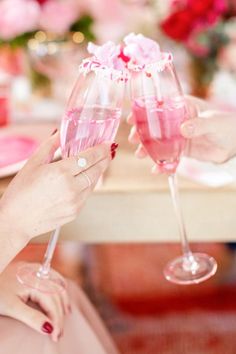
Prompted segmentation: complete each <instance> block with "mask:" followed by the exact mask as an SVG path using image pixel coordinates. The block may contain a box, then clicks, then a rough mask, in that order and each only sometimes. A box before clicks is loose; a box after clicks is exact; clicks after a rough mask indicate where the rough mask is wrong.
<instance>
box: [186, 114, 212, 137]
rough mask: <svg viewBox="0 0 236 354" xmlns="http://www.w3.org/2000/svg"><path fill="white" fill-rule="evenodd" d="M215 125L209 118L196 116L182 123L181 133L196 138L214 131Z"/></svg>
mask: <svg viewBox="0 0 236 354" xmlns="http://www.w3.org/2000/svg"><path fill="white" fill-rule="evenodd" d="M212 128H214V125H212V124H211V122H210V121H209V120H208V119H204V118H194V119H189V120H187V121H186V122H184V123H183V124H182V125H181V134H182V135H183V136H184V137H185V138H190V139H191V138H196V137H199V136H202V135H206V134H209V133H212Z"/></svg>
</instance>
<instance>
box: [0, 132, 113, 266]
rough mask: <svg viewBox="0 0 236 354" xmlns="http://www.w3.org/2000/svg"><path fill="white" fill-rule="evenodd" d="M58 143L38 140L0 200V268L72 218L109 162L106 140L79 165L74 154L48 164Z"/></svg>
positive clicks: (54, 137) (108, 149)
mask: <svg viewBox="0 0 236 354" xmlns="http://www.w3.org/2000/svg"><path fill="white" fill-rule="evenodd" d="M58 146H59V137H58V135H57V134H56V135H54V136H52V137H51V138H49V139H48V140H47V141H46V142H45V143H43V144H42V146H41V147H40V148H39V150H38V151H37V152H36V153H35V154H34V155H33V156H32V158H31V159H30V160H29V161H28V163H27V164H26V165H25V166H24V168H23V169H22V170H21V171H20V172H19V173H18V174H17V176H16V177H15V178H14V179H13V180H12V182H11V183H10V185H9V186H8V188H7V190H6V191H5V193H4V194H3V196H2V198H1V200H0V235H1V237H0V272H1V271H2V270H3V269H4V267H5V266H6V265H7V264H8V263H9V262H10V261H11V260H12V259H13V258H14V256H15V255H16V254H17V253H18V252H19V251H20V250H21V249H22V248H23V247H24V246H25V245H26V244H27V243H28V242H29V241H30V240H31V239H32V238H33V237H36V236H38V235H40V234H43V233H46V232H48V231H51V230H54V229H56V228H57V227H59V226H62V225H64V224H66V223H68V222H70V221H72V220H73V219H75V218H76V217H77V215H78V214H79V212H80V210H81V208H82V207H83V205H84V203H85V202H86V200H87V198H88V196H89V195H90V193H91V191H92V190H93V188H94V186H95V185H96V183H97V181H98V179H99V177H100V176H101V174H102V173H103V172H104V171H105V170H106V168H107V167H108V165H109V162H110V160H111V150H110V144H109V143H107V144H101V145H99V146H96V147H93V148H91V149H88V150H86V151H84V152H82V153H80V157H84V158H86V160H87V166H86V167H84V168H81V167H79V166H78V164H77V158H75V157H71V158H67V159H63V160H60V161H57V162H52V163H47V161H50V160H51V158H52V156H53V155H54V153H55V151H56V149H57V148H58ZM83 171H86V174H87V175H88V177H89V178H90V180H91V182H92V185H91V186H90V187H89V188H88V181H87V179H86V177H85V176H84V175H83V174H82V173H81V172H83Z"/></svg>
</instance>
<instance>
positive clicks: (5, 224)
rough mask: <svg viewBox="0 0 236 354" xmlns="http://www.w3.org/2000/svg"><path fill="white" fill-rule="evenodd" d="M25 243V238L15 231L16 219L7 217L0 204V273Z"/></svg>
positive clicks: (26, 241)
mask: <svg viewBox="0 0 236 354" xmlns="http://www.w3.org/2000/svg"><path fill="white" fill-rule="evenodd" d="M27 243H28V240H27V238H26V237H25V236H24V235H23V234H22V235H21V234H20V232H17V227H16V220H14V219H9V218H7V217H6V216H5V215H4V213H3V211H2V210H1V206H0V273H1V272H2V271H3V270H4V269H5V267H6V266H7V265H8V264H9V263H10V262H11V260H12V259H13V258H14V257H15V256H16V255H17V253H19V252H20V251H21V250H22V249H23V248H24V247H25V246H26V244H27Z"/></svg>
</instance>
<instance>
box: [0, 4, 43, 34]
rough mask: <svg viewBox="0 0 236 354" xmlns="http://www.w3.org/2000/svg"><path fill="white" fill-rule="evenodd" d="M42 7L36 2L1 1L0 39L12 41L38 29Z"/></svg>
mask: <svg viewBox="0 0 236 354" xmlns="http://www.w3.org/2000/svg"><path fill="white" fill-rule="evenodd" d="M39 15H40V6H39V4H38V3H37V2H35V1H34V0H2V1H0V38H1V39H4V40H9V39H12V38H14V37H16V36H18V35H20V34H22V33H24V32H30V31H33V30H35V29H36V28H37V26H38V21H39Z"/></svg>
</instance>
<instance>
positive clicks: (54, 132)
mask: <svg viewBox="0 0 236 354" xmlns="http://www.w3.org/2000/svg"><path fill="white" fill-rule="evenodd" d="M57 131H58V129H57V128H56V129H54V130H53V132H52V134H51V136H52V135H54V134H56V132H57Z"/></svg>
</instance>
